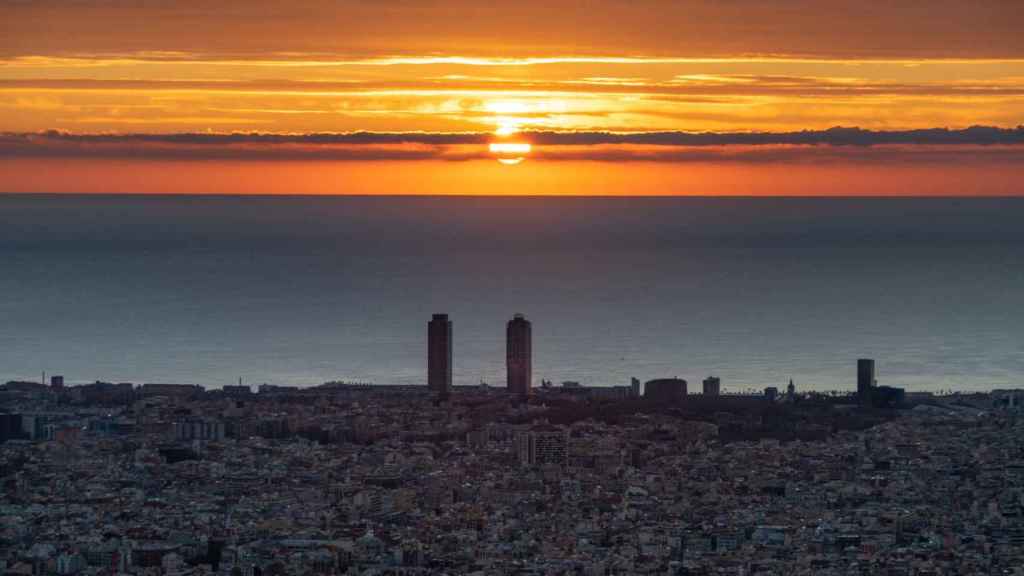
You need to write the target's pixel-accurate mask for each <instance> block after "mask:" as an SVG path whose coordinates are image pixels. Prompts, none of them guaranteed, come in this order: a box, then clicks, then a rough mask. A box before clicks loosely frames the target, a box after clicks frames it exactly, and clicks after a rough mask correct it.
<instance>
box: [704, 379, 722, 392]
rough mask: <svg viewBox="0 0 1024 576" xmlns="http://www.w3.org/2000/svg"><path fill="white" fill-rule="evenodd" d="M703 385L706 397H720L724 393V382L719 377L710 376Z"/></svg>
mask: <svg viewBox="0 0 1024 576" xmlns="http://www.w3.org/2000/svg"><path fill="white" fill-rule="evenodd" d="M703 384H704V395H705V396H718V395H719V394H721V393H722V380H721V378H718V377H717V376H708V377H707V378H705V379H704V382H703Z"/></svg>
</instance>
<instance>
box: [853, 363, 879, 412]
mask: <svg viewBox="0 0 1024 576" xmlns="http://www.w3.org/2000/svg"><path fill="white" fill-rule="evenodd" d="M874 387H875V361H874V360H872V359H870V358H860V359H858V360H857V399H858V400H859V401H860V403H861V404H870V403H871V391H872V389H873V388H874Z"/></svg>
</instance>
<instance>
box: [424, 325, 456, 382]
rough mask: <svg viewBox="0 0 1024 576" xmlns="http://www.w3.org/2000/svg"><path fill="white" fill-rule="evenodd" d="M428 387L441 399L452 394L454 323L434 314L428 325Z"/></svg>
mask: <svg viewBox="0 0 1024 576" xmlns="http://www.w3.org/2000/svg"><path fill="white" fill-rule="evenodd" d="M427 386H428V387H429V388H430V391H431V392H433V393H434V394H436V395H437V396H438V397H440V398H447V397H448V396H449V395H450V394H451V392H452V322H451V320H449V319H448V315H447V314H434V317H433V318H431V320H430V322H428V323H427Z"/></svg>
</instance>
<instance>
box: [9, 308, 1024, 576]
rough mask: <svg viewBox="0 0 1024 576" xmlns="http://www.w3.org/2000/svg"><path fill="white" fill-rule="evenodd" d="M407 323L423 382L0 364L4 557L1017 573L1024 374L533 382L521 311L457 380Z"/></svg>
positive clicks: (12, 560) (37, 564)
mask: <svg viewBox="0 0 1024 576" xmlns="http://www.w3.org/2000/svg"><path fill="white" fill-rule="evenodd" d="M426 340H427V342H426V348H427V354H426V356H427V366H426V373H425V376H426V377H425V381H426V382H425V384H426V385H425V386H386V385H372V384H363V383H347V382H327V383H324V384H323V385H321V386H317V387H313V388H298V387H289V386H276V385H261V386H258V387H256V388H255V389H254V388H253V387H250V386H245V385H243V384H241V383H240V384H239V385H228V386H223V387H222V388H217V389H205V388H203V387H202V386H198V385H188V384H157V383H145V384H140V385H136V384H133V383H108V382H95V383H92V384H82V385H73V386H72V385H65V382H64V377H62V376H51V377H50V378H49V381H48V382H45V381H39V382H33V381H11V382H7V383H6V384H5V385H4V386H3V387H2V390H0V412H2V414H0V440H2V441H3V444H2V447H0V482H2V486H3V489H2V500H0V574H9V575H30V574H31V575H36V574H89V575H94V574H95V575H99V574H138V575H150V574H152V575H157V574H168V575H171V574H174V575H191V574H196V575H198V574H219V575H225V576H227V575H231V576H234V575H244V576H268V575H279V574H375V575H417V574H424V575H425V574H480V575H492V574H493V575H514V574H515V575H532V574H536V575H548V574H580V575H588V576H599V575H613V574H616V575H618V574H623V575H624V574H667V575H672V574H694V575H703V574H707V575H710V574H733V575H737V576H738V575H755V574H764V575H768V574H801V575H802V574H808V575H809V574H826V575H827V574H836V575H838V574H885V575H908V576H910V575H918V576H924V575H938V574H1024V443H1022V441H1021V440H1022V438H1024V420H1022V419H1021V404H1022V402H1024V389H1019V390H993V391H991V392H989V393H972V394H962V393H949V394H942V395H937V394H932V393H925V392H913V391H905V390H903V389H901V388H895V387H890V386H880V385H878V383H877V381H876V370H875V361H874V360H872V359H866V358H862V359H858V360H856V363H855V366H854V362H853V359H851V371H850V373H851V388H852V385H853V384H854V383H855V384H856V389H855V391H851V392H850V393H848V394H847V393H842V394H839V393H822V392H816V391H802V390H799V389H798V388H797V385H796V384H795V383H794V382H793V381H792V380H790V381H789V382H788V383H780V384H778V385H774V384H773V385H769V386H766V387H764V388H763V393H758V394H749V393H748V394H741V393H735V392H730V391H729V389H728V384H729V383H728V382H722V381H721V380H720V379H719V378H716V377H714V376H708V377H706V378H703V380H702V382H701V387H700V390H699V392H698V391H696V390H690V389H689V388H688V383H687V381H686V380H683V379H680V378H658V377H656V378H653V379H649V380H647V381H646V382H643V383H641V381H640V380H639V379H637V378H634V379H633V380H632V381H631V382H630V383H623V384H622V385H620V386H610V387H608V386H604V387H598V386H588V385H586V384H585V383H580V382H568V381H567V382H562V383H560V384H555V383H552V382H549V381H547V380H541V383H540V385H539V386H537V387H534V386H533V374H532V367H531V364H532V362H531V360H532V325H531V323H530V322H529V321H528V320H527V319H526V318H525V317H524V316H523V315H521V314H516V315H515V316H514V317H513V318H512V319H511V320H510V321H509V322H508V324H507V326H506V365H507V385H506V387H504V388H502V387H492V386H488V385H486V384H481V385H480V386H453V385H452V373H453V366H454V364H453V358H454V348H455V346H454V344H455V338H454V331H453V323H452V321H451V320H450V319H449V318H448V316H447V315H445V314H435V315H434V316H433V318H432V319H431V320H430V321H429V322H428V325H427V338H426ZM854 368H855V369H854ZM651 376H657V375H651ZM43 380H46V379H45V378H43Z"/></svg>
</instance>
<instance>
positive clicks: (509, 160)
mask: <svg viewBox="0 0 1024 576" xmlns="http://www.w3.org/2000/svg"><path fill="white" fill-rule="evenodd" d="M488 148H489V149H490V151H491V154H494V155H495V156H496V157H497V158H498V162H501V163H502V164H508V165H515V164H519V163H520V162H522V161H523V160H525V159H526V155H527V154H529V153H530V151H531V150H533V146H531V145H530V143H529V142H491V143H490V145H489V146H488Z"/></svg>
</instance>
